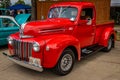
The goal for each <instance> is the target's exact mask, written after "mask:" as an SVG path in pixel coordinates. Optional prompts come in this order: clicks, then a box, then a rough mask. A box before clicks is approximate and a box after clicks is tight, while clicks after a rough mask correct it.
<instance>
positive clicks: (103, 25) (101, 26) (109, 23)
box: [95, 20, 114, 44]
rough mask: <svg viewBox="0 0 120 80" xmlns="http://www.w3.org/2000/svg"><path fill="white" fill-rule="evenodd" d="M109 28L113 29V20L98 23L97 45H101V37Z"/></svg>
mask: <svg viewBox="0 0 120 80" xmlns="http://www.w3.org/2000/svg"><path fill="white" fill-rule="evenodd" d="M108 27H109V28H113V27H114V21H113V20H109V21H99V22H96V31H95V32H96V36H95V44H96V43H99V40H100V38H101V35H102V34H103V32H104V30H105V29H108ZM113 29H114V28H113Z"/></svg>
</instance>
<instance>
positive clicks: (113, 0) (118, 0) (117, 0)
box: [111, 0, 120, 3]
mask: <svg viewBox="0 0 120 80" xmlns="http://www.w3.org/2000/svg"><path fill="white" fill-rule="evenodd" d="M111 3H120V0H111Z"/></svg>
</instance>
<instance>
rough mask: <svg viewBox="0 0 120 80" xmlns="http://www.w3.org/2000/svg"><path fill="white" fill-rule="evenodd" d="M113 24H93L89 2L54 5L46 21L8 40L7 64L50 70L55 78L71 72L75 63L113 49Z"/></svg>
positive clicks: (34, 23)
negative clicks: (8, 58) (99, 52)
mask: <svg viewBox="0 0 120 80" xmlns="http://www.w3.org/2000/svg"><path fill="white" fill-rule="evenodd" d="M113 27H114V23H113V22H111V21H103V22H102V23H97V21H96V9H95V6H94V4H93V3H90V2H66V3H57V4H54V5H52V6H51V7H50V9H49V12H48V17H47V19H46V20H41V21H31V22H27V23H25V24H23V25H22V26H21V28H20V31H19V33H15V34H12V35H11V36H10V37H9V38H8V42H9V51H10V55H8V56H10V60H12V61H14V62H16V63H17V64H19V65H22V66H24V67H28V68H30V69H33V70H37V71H43V69H44V68H52V69H53V70H54V71H55V72H56V73H57V74H59V75H66V74H68V73H70V72H71V70H72V68H73V66H74V62H75V59H77V60H78V61H80V60H81V58H82V57H85V56H88V55H89V54H92V53H94V52H96V51H99V50H104V51H106V52H108V51H110V50H111V49H112V47H114V43H115V32H114V28H113Z"/></svg>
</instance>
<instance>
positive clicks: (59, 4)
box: [52, 2, 94, 7]
mask: <svg viewBox="0 0 120 80" xmlns="http://www.w3.org/2000/svg"><path fill="white" fill-rule="evenodd" d="M56 6H76V7H81V6H94V4H93V3H91V2H60V3H56V4H53V5H52V7H56Z"/></svg>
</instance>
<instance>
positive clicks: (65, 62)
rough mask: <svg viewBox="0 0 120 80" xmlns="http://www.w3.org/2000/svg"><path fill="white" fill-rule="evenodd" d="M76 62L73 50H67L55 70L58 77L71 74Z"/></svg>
mask: <svg viewBox="0 0 120 80" xmlns="http://www.w3.org/2000/svg"><path fill="white" fill-rule="evenodd" d="M74 61H75V56H74V53H73V51H72V50H71V49H65V50H64V51H63V53H62V55H61V57H60V59H59V61H58V63H57V65H56V66H55V68H54V72H55V73H56V74H58V75H62V76H63V75H66V74H68V73H70V72H71V70H72V68H73V65H74Z"/></svg>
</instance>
